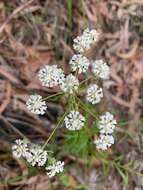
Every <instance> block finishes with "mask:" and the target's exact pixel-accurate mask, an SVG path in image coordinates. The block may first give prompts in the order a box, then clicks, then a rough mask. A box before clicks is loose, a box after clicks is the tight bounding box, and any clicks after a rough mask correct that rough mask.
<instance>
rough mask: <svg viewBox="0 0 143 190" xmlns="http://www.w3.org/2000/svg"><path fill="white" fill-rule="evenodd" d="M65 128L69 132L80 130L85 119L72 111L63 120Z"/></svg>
mask: <svg viewBox="0 0 143 190" xmlns="http://www.w3.org/2000/svg"><path fill="white" fill-rule="evenodd" d="M64 122H65V127H66V128H67V129H69V130H70V131H76V130H80V129H81V128H82V127H83V126H84V122H85V118H84V117H83V116H82V115H81V114H80V113H79V112H78V111H76V110H72V111H71V112H70V113H69V114H68V115H67V116H66V117H65V119H64Z"/></svg>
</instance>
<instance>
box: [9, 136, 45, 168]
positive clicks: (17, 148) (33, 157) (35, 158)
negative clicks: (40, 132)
mask: <svg viewBox="0 0 143 190" xmlns="http://www.w3.org/2000/svg"><path fill="white" fill-rule="evenodd" d="M12 151H13V155H14V156H15V157H16V158H21V157H23V158H25V159H26V160H27V162H29V163H30V164H31V165H32V166H35V165H37V166H43V165H44V164H45V162H46V161H47V158H48V154H47V152H46V151H45V150H43V149H42V148H41V147H40V146H34V145H31V144H30V143H28V142H27V141H26V140H21V139H18V140H16V141H15V145H13V146H12Z"/></svg>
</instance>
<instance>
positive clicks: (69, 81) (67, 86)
mask: <svg viewBox="0 0 143 190" xmlns="http://www.w3.org/2000/svg"><path fill="white" fill-rule="evenodd" d="M78 86H79V81H78V79H77V78H76V77H75V76H74V75H72V74H69V75H68V76H67V77H66V80H65V82H64V83H63V84H62V85H61V89H62V90H63V91H64V92H68V93H69V94H72V93H74V92H75V91H76V90H77V89H78Z"/></svg>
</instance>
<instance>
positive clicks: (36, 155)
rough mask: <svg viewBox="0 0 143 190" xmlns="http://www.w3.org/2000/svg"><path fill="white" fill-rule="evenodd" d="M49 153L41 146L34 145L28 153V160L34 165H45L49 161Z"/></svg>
mask: <svg viewBox="0 0 143 190" xmlns="http://www.w3.org/2000/svg"><path fill="white" fill-rule="evenodd" d="M47 158H48V154H47V151H45V150H43V149H42V148H41V147H38V146H33V147H31V148H30V149H29V152H28V153H27V154H26V160H27V162H29V163H30V164H31V165H32V166H35V165H38V166H43V165H44V164H45V162H46V161H47Z"/></svg>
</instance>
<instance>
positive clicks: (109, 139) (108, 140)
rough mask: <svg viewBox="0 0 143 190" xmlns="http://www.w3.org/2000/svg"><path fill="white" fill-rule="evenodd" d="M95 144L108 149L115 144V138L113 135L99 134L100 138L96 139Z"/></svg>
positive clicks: (98, 147)
mask: <svg viewBox="0 0 143 190" xmlns="http://www.w3.org/2000/svg"><path fill="white" fill-rule="evenodd" d="M94 144H95V145H96V148H97V149H101V150H107V148H109V147H111V145H112V144H114V138H113V136H112V135H103V134H101V135H100V136H99V139H95V140H94Z"/></svg>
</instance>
